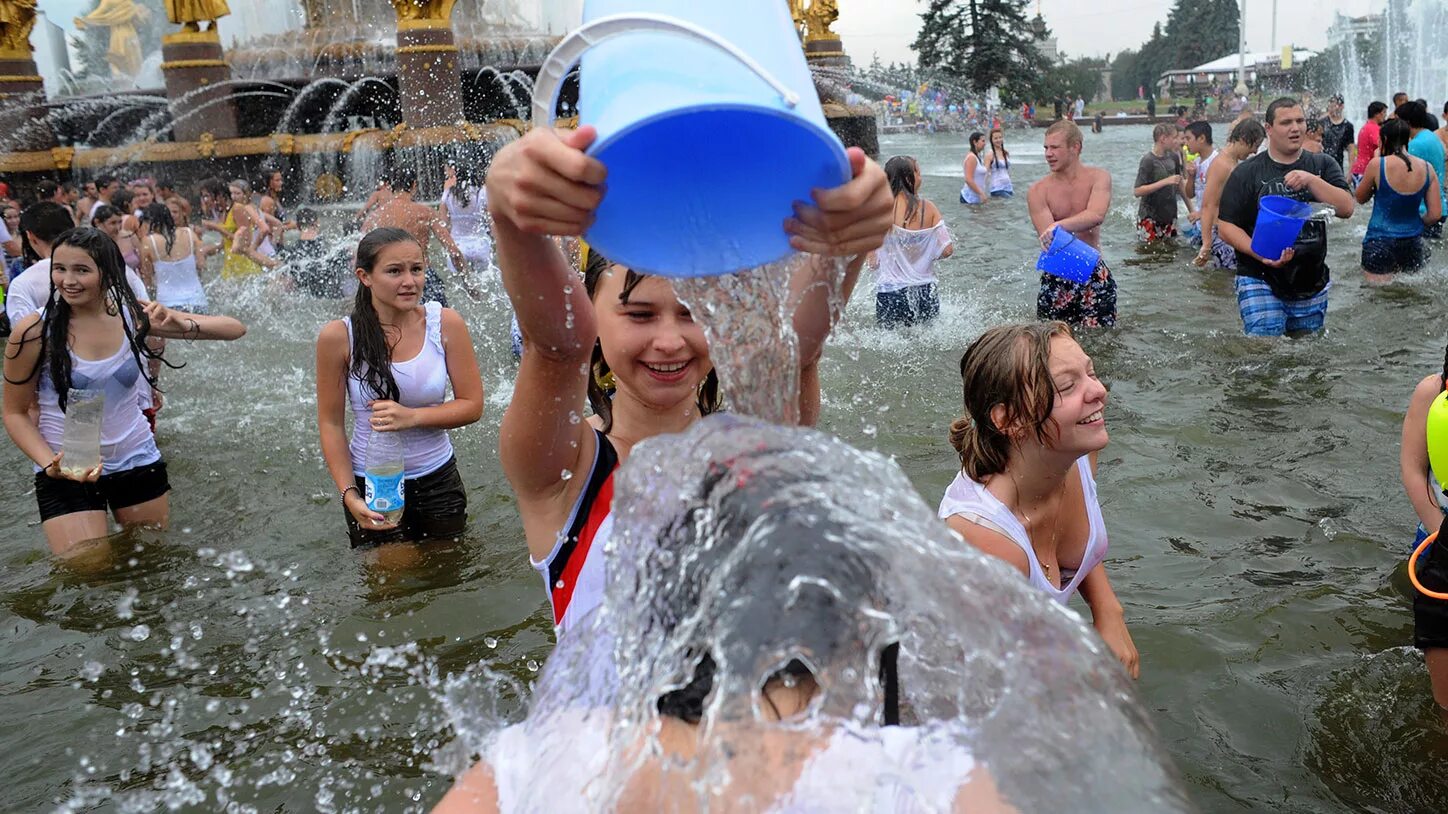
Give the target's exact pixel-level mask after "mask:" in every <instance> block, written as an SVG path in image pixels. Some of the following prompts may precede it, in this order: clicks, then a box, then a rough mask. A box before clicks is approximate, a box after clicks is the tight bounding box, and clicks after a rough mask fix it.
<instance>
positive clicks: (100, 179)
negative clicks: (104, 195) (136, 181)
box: [95, 175, 121, 192]
mask: <svg viewBox="0 0 1448 814" xmlns="http://www.w3.org/2000/svg"><path fill="white" fill-rule="evenodd" d="M119 180H121V179H119V178H117V177H115V176H114V175H97V176H96V180H95V185H96V191H97V192H100V191H101V190H103V189H105V188H106V187H108V186H110V185H111V184H114V183H115V182H117V181H119Z"/></svg>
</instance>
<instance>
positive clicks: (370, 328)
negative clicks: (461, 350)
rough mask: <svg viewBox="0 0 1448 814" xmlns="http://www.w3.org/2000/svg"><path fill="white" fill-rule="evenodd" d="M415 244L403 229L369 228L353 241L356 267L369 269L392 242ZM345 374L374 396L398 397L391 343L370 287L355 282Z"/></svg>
mask: <svg viewBox="0 0 1448 814" xmlns="http://www.w3.org/2000/svg"><path fill="white" fill-rule="evenodd" d="M404 242H406V243H412V244H413V245H417V238H415V237H413V236H412V234H411V233H410V232H408V231H407V230H405V229H398V228H396V227H392V226H384V227H382V228H379V229H373V230H372V231H370V232H368V233H367V234H366V235H364V236H363V237H362V240H361V242H359V243H358V244H357V268H359V269H362V270H364V271H367V272H371V271H372V270H373V268H375V267H376V266H377V256H378V255H380V254H381V253H382V250H383V249H385V248H387V247H388V246H391V245H393V244H396V243H404ZM348 375H349V376H351V377H352V378H354V379H356V380H357V381H359V382H361V383H362V384H363V385H365V386H366V388H367V389H368V390H370V391H371V392H372V394H373V396H374V397H375V398H379V399H386V400H388V401H397V400H398V398H400V397H401V394H400V392H399V391H398V389H397V380H396V379H394V378H393V377H392V347H391V346H390V345H388V344H387V334H386V333H385V332H384V331H383V330H382V320H381V319H380V318H379V317H378V316H377V309H376V308H375V307H374V306H373V305H372V289H370V288H368V287H367V286H365V285H361V284H358V286H357V295H356V296H355V297H354V298H353V300H352V366H351V369H350V371H349V372H348Z"/></svg>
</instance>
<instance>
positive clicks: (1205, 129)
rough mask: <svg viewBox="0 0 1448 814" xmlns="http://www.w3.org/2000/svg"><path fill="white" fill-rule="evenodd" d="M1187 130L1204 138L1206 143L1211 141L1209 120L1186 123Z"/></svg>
mask: <svg viewBox="0 0 1448 814" xmlns="http://www.w3.org/2000/svg"><path fill="white" fill-rule="evenodd" d="M1187 132H1188V133H1191V134H1192V135H1194V136H1196V137H1197V138H1203V139H1206V140H1207V143H1208V144H1211V143H1212V125H1211V123H1210V122H1205V121H1195V122H1192V123H1191V124H1189V125H1187Z"/></svg>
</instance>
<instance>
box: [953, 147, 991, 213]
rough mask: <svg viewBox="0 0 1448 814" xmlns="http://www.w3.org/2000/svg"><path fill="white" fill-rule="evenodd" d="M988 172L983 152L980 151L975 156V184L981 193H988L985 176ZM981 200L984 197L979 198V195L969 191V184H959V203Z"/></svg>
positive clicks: (978, 201)
mask: <svg viewBox="0 0 1448 814" xmlns="http://www.w3.org/2000/svg"><path fill="white" fill-rule="evenodd" d="M988 174H989V172H988V170H987V168H986V166H985V154H984V153H982V154H981V155H978V156H976V162H975V185H976V187H978V188H979V189H980V190H981V192H982V193H984V194H987V195H988V194H990V181H989V180H988V179H987V177H986V176H987V175H988ZM983 200H984V199H983V198H981V196H980V195H977V194H975V193H974V192H972V191H971V189H970V184H961V185H960V202H961V203H968V204H978V203H981V202H982V201H983Z"/></svg>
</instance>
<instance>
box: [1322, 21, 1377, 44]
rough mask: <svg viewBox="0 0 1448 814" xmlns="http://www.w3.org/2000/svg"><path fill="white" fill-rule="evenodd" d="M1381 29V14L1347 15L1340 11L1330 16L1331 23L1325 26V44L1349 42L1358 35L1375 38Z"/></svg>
mask: <svg viewBox="0 0 1448 814" xmlns="http://www.w3.org/2000/svg"><path fill="white" fill-rule="evenodd" d="M1382 31H1383V15H1381V14H1368V15H1365V16H1363V17H1349V16H1347V15H1345V14H1342V13H1337V14H1334V15H1333V16H1332V25H1329V26H1328V27H1327V44H1328V45H1336V44H1338V43H1340V42H1350V41H1352V40H1354V39H1356V38H1358V37H1368V38H1370V39H1377V38H1378V36H1379V35H1380V34H1381V33H1382Z"/></svg>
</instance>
